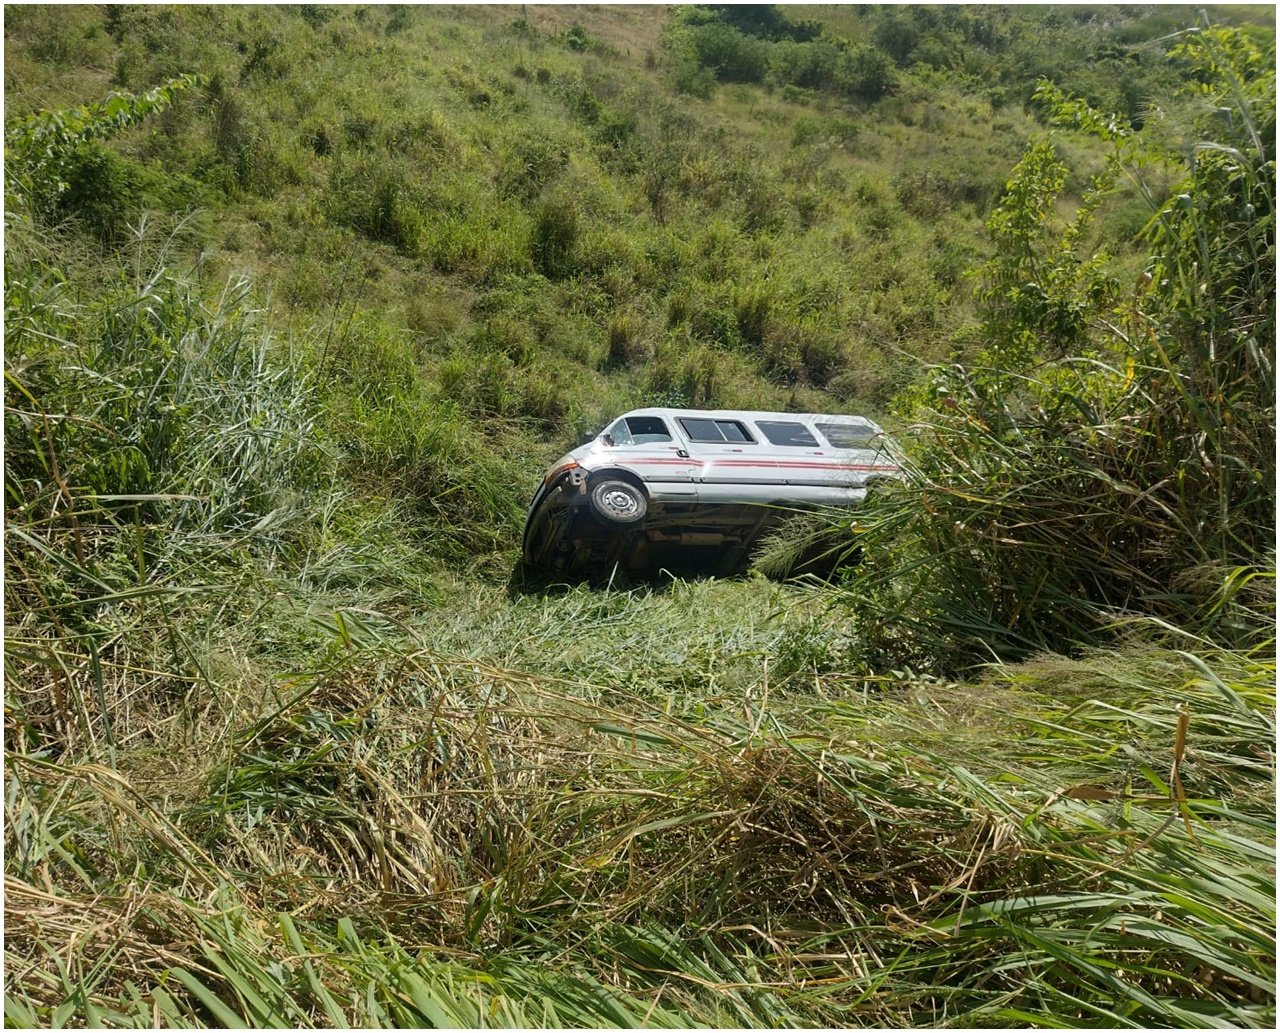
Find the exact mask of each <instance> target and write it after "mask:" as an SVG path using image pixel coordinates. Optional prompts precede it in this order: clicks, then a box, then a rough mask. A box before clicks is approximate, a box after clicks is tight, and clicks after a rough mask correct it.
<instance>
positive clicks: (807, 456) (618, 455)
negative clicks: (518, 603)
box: [523, 408, 898, 578]
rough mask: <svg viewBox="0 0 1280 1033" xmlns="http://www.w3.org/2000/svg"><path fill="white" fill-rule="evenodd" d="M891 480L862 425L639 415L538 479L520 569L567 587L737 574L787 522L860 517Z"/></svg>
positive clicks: (813, 419)
mask: <svg viewBox="0 0 1280 1033" xmlns="http://www.w3.org/2000/svg"><path fill="white" fill-rule="evenodd" d="M897 476H898V464H897V462H896V461H895V460H894V458H893V455H892V453H891V451H890V448H889V443H888V441H887V439H886V438H885V435H884V432H883V431H882V430H881V429H880V428H879V427H878V426H876V424H874V423H872V422H871V421H870V420H867V419H863V418H862V417H859V416H834V415H819V414H814V413H779V412H749V411H739V410H714V411H707V410H698V409H665V408H662V409H658V408H654V409H637V410H635V411H633V412H629V413H626V414H625V415H623V416H621V417H619V418H618V419H617V420H615V421H614V422H613V423H612V424H611V425H610V426H609V427H608V429H606V430H605V431H604V432H603V433H601V434H599V435H598V436H596V437H595V438H593V439H591V440H590V441H588V442H586V443H585V444H583V445H582V446H580V447H579V448H576V449H574V450H573V451H572V452H570V453H569V454H568V455H565V456H563V457H562V458H561V459H559V460H558V461H557V462H556V463H555V464H554V465H553V466H552V467H551V469H550V470H549V471H548V472H547V475H546V477H545V478H544V479H543V481H542V484H541V486H540V487H539V488H538V490H537V492H536V493H535V494H534V496H533V501H532V502H531V503H530V505H529V513H528V517H527V518H526V520H525V529H524V552H523V555H524V562H525V564H526V566H527V567H529V568H531V569H532V570H533V571H537V572H539V573H541V574H544V575H550V576H565V577H588V578H589V577H597V578H599V577H608V576H610V575H611V573H612V572H613V571H616V570H623V571H628V572H631V573H635V574H641V575H648V574H653V573H656V572H657V571H659V570H663V569H666V570H670V571H673V572H677V573H703V574H714V575H720V576H726V575H731V574H736V573H741V572H742V571H744V570H746V568H747V567H748V565H749V564H750V561H751V553H752V549H753V547H754V546H755V545H756V543H757V542H758V541H759V540H760V538H761V536H762V535H764V534H765V533H766V532H768V531H770V530H772V529H773V528H775V527H776V526H777V525H778V524H779V523H780V522H781V521H782V520H784V519H785V518H786V517H787V515H788V514H789V513H794V512H795V511H796V510H797V509H806V508H811V507H815V506H853V505H857V504H858V503H859V502H861V501H862V500H863V498H864V497H865V496H866V493H867V488H868V487H869V486H870V485H872V484H874V483H875V482H876V481H877V480H884V479H892V478H896V477H897Z"/></svg>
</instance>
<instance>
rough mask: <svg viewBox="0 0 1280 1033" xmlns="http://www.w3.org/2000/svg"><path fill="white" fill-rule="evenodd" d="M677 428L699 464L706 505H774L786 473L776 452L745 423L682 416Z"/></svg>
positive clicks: (737, 420)
mask: <svg viewBox="0 0 1280 1033" xmlns="http://www.w3.org/2000/svg"><path fill="white" fill-rule="evenodd" d="M676 426H677V427H678V429H679V432H680V434H681V435H682V436H683V437H684V439H685V440H686V441H687V442H688V450H689V454H690V455H691V456H692V457H693V458H694V459H696V460H698V461H699V463H700V466H699V473H698V478H699V484H700V486H701V487H700V490H699V494H698V498H699V500H700V501H703V502H731V503H732V502H771V501H773V500H774V499H776V498H778V497H779V496H778V491H777V486H778V485H780V484H782V483H783V481H782V472H781V471H780V469H779V468H778V463H777V460H776V458H775V454H774V452H773V450H772V449H770V448H769V447H768V446H767V445H765V444H764V443H763V442H761V441H760V439H759V437H758V435H756V434H754V433H753V432H752V429H751V427H750V425H749V424H748V423H747V422H746V421H745V420H741V419H736V418H732V417H713V416H678V417H676Z"/></svg>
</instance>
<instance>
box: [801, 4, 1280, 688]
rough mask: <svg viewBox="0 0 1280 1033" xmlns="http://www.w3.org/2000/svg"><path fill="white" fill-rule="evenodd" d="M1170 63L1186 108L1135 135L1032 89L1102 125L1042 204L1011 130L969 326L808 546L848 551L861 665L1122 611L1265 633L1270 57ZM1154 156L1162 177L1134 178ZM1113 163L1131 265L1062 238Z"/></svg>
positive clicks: (1012, 647)
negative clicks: (902, 449)
mask: <svg viewBox="0 0 1280 1033" xmlns="http://www.w3.org/2000/svg"><path fill="white" fill-rule="evenodd" d="M1171 59H1172V60H1174V61H1177V62H1182V63H1185V65H1186V67H1187V68H1188V69H1189V70H1190V71H1191V73H1192V74H1191V76H1190V78H1191V79H1192V82H1193V85H1192V86H1191V87H1190V89H1189V91H1188V93H1187V96H1186V98H1185V104H1186V106H1185V107H1183V106H1175V107H1173V108H1172V109H1170V110H1169V111H1167V112H1164V113H1161V120H1160V121H1156V119H1155V114H1156V113H1154V112H1153V113H1152V118H1151V119H1150V120H1149V122H1148V125H1147V126H1146V127H1145V128H1144V130H1143V131H1142V132H1135V131H1133V130H1131V129H1129V128H1127V127H1126V125H1125V123H1124V121H1123V120H1122V119H1117V118H1115V117H1113V116H1104V115H1102V114H1100V113H1099V112H1098V111H1096V110H1095V109H1093V108H1091V107H1089V106H1088V105H1087V104H1085V103H1084V102H1082V101H1080V100H1078V99H1072V98H1070V97H1068V96H1066V95H1065V94H1064V93H1063V92H1062V91H1060V90H1058V89H1057V88H1055V87H1053V86H1051V85H1049V84H1047V83H1044V84H1042V86H1041V88H1040V90H1039V91H1038V93H1037V97H1038V99H1039V101H1040V102H1041V103H1042V104H1043V105H1044V106H1045V109H1046V114H1047V117H1048V118H1049V119H1050V120H1051V121H1052V122H1053V123H1054V124H1057V125H1060V126H1068V127H1072V128H1074V129H1083V130H1085V131H1088V132H1091V133H1093V134H1095V135H1096V136H1098V137H1099V138H1101V139H1103V140H1105V141H1106V142H1107V143H1108V145H1109V147H1110V148H1111V152H1110V156H1109V160H1108V165H1107V168H1106V170H1105V171H1104V172H1103V173H1102V174H1100V175H1099V176H1098V177H1097V178H1095V180H1094V182H1093V185H1092V187H1091V189H1090V192H1089V193H1088V194H1087V195H1086V197H1085V199H1084V202H1083V204H1082V206H1081V207H1080V208H1079V209H1078V210H1077V211H1076V214H1075V216H1074V217H1073V218H1072V219H1071V220H1070V221H1065V222H1064V221H1061V220H1059V218H1058V217H1057V215H1056V207H1057V204H1058V201H1059V197H1060V191H1061V189H1062V185H1063V183H1064V182H1065V180H1066V176H1067V169H1066V167H1065V165H1064V164H1063V163H1062V161H1061V159H1060V158H1059V157H1058V155H1057V151H1056V149H1055V147H1054V144H1053V141H1052V139H1050V138H1048V137H1046V138H1044V139H1041V140H1037V141H1034V142H1033V143H1032V144H1031V145H1030V146H1029V147H1028V150H1027V152H1026V154H1025V155H1024V157H1023V159H1022V161H1021V162H1019V164H1018V166H1017V167H1016V168H1015V169H1014V176H1013V178H1012V179H1011V180H1010V182H1009V184H1008V188H1007V190H1006V192H1005V194H1004V197H1003V198H1002V199H1001V201H1000V203H999V204H998V205H997V206H996V208H995V209H994V211H993V212H992V214H991V216H990V218H989V220H988V228H989V231H990V233H991V235H992V238H993V240H994V241H995V242H996V244H997V249H996V253H995V255H994V257H993V258H991V259H990V260H989V262H988V263H987V266H986V269H985V272H984V277H983V286H982V290H981V297H982V303H983V315H984V319H983V323H982V334H983V339H984V341H985V342H986V345H985V347H984V349H983V350H982V352H981V353H980V354H979V355H978V356H977V357H976V359H975V361H974V362H973V363H972V364H965V365H954V366H947V367H939V368H936V369H935V370H933V372H932V374H931V375H930V376H929V377H928V378H927V379H926V381H925V382H924V383H923V384H922V385H921V386H920V388H918V389H917V390H915V391H914V392H912V393H911V394H909V395H908V396H905V397H904V399H903V400H902V404H903V406H904V412H905V414H906V415H909V417H910V418H911V419H912V421H913V422H914V424H915V430H914V434H915V436H916V446H917V447H915V448H914V449H913V450H912V451H911V455H910V460H909V462H908V469H909V477H908V483H907V484H906V485H904V486H903V487H902V489H901V490H899V491H895V492H891V493H887V494H886V496H885V497H884V498H883V499H881V500H880V502H879V504H878V505H875V506H872V507H868V509H867V510H866V511H864V512H863V513H860V514H859V516H858V519H857V521H856V523H855V525H854V532H855V538H856V544H854V543H852V542H849V535H848V526H847V524H842V525H841V535H842V541H843V542H844V543H847V544H839V543H837V544H834V545H833V546H832V547H833V548H836V549H845V550H853V549H857V551H858V553H859V554H860V556H861V557H862V560H863V563H862V566H861V567H860V568H859V569H858V572H857V574H856V575H855V576H854V578H853V581H852V583H851V585H850V587H849V589H848V592H849V595H850V602H851V603H852V604H853V605H854V606H855V609H856V612H857V613H859V614H860V615H862V620H863V622H864V626H865V629H866V641H867V644H868V648H869V649H870V650H872V651H873V654H874V655H875V656H876V658H877V659H876V662H878V663H881V664H883V663H890V664H897V663H904V662H906V663H911V664H913V665H925V666H926V667H927V668H928V669H930V670H936V669H937V668H938V665H940V664H941V665H947V664H959V665H963V664H966V663H978V662H981V661H982V660H984V659H986V658H990V657H998V658H1002V659H1011V658H1018V657H1025V656H1027V655H1029V654H1031V653H1034V652H1037V651H1042V650H1046V649H1049V650H1056V651H1064V650H1069V649H1071V648H1072V647H1073V646H1075V645H1078V644H1080V643H1089V642H1094V643H1096V642H1098V641H1101V640H1102V639H1103V638H1104V637H1105V636H1107V635H1108V634H1113V633H1114V631H1115V628H1116V626H1117V625H1122V624H1123V623H1124V621H1125V620H1126V619H1127V618H1132V617H1134V616H1135V615H1140V616H1150V617H1158V618H1160V619H1162V620H1165V621H1168V622H1169V623H1170V624H1172V625H1173V626H1176V627H1179V628H1182V629H1185V630H1186V631H1187V632H1188V633H1190V634H1193V635H1200V636H1204V637H1205V638H1207V639H1209V640H1211V641H1216V642H1220V643H1223V644H1229V645H1231V646H1233V647H1236V648H1248V647H1257V648H1262V649H1268V648H1270V643H1271V641H1272V635H1271V624H1272V621H1273V619H1274V606H1273V599H1272V593H1273V583H1274V560H1275V557H1274V533H1275V520H1276V510H1275V449H1276V439H1275V421H1276V410H1275V201H1274V198H1275V79H1274V71H1273V68H1272V65H1273V53H1272V51H1271V50H1270V49H1264V48H1261V47H1258V46H1256V45H1255V44H1254V43H1253V42H1252V41H1251V40H1250V39H1249V38H1248V37H1247V36H1246V35H1244V34H1241V33H1237V32H1232V31H1228V30H1221V29H1204V30H1200V31H1197V32H1194V33H1190V34H1189V35H1187V36H1185V37H1184V39H1183V41H1182V42H1180V43H1179V44H1178V45H1177V46H1176V47H1174V48H1173V50H1172V51H1171ZM1174 134H1177V135H1176V136H1175V135H1174ZM1171 137H1172V138H1173V139H1175V140H1177V141H1178V143H1179V145H1185V148H1186V150H1185V152H1181V151H1175V150H1171V149H1169V148H1168V145H1167V144H1166V143H1165V141H1167V140H1169V139H1170V138H1171ZM1184 153H1185V157H1184V156H1183V154H1184ZM1170 168H1177V169H1178V170H1179V172H1180V175H1179V177H1178V178H1176V179H1175V180H1174V182H1173V184H1172V186H1171V188H1170V189H1169V190H1168V193H1167V196H1162V195H1161V194H1158V193H1156V192H1154V191H1153V189H1152V188H1151V185H1150V184H1149V182H1148V180H1147V177H1148V176H1149V175H1151V173H1152V172H1153V170H1157V169H1158V170H1162V171H1163V170H1168V169H1170ZM1123 178H1127V179H1129V180H1130V181H1131V182H1133V183H1135V184H1137V186H1138V188H1139V190H1140V191H1141V192H1142V193H1143V194H1144V195H1145V196H1146V197H1147V198H1148V199H1149V200H1150V202H1151V205H1152V215H1151V219H1150V221H1149V222H1148V224H1147V227H1146V229H1145V230H1144V239H1145V240H1146V241H1147V243H1148V245H1149V247H1150V249H1151V250H1150V257H1149V258H1148V259H1147V261H1146V262H1145V264H1144V265H1143V267H1142V268H1141V269H1139V270H1136V273H1137V275H1136V278H1135V280H1134V281H1133V282H1120V281H1119V280H1117V279H1116V277H1115V276H1114V275H1113V274H1112V273H1111V272H1109V266H1108V263H1107V256H1105V255H1102V254H1099V253H1097V252H1092V253H1090V252H1087V251H1085V250H1083V249H1082V248H1081V241H1082V240H1084V239H1086V237H1087V231H1088V227H1089V225H1090V223H1091V221H1092V220H1093V219H1094V218H1095V213H1096V211H1097V206H1098V203H1099V202H1100V200H1101V198H1102V197H1103V196H1104V195H1105V194H1106V193H1107V192H1108V191H1109V190H1111V189H1114V186H1115V184H1116V183H1117V182H1118V181H1120V180H1121V179H1123ZM794 551H795V548H794V546H792V547H791V549H790V552H791V553H794ZM787 554H788V550H787V549H786V548H783V549H781V551H780V556H783V557H785V555H787Z"/></svg>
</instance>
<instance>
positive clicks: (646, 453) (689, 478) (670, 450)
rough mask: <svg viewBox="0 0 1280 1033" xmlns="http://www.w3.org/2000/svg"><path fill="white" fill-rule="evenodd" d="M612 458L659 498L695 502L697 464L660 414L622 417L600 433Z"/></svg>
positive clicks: (651, 496) (615, 463)
mask: <svg viewBox="0 0 1280 1033" xmlns="http://www.w3.org/2000/svg"><path fill="white" fill-rule="evenodd" d="M601 438H602V440H603V443H604V445H605V447H606V448H607V449H608V450H609V461H610V462H611V463H612V464H613V465H615V466H617V467H620V468H621V469H623V470H630V471H631V472H632V473H634V474H635V475H636V476H637V477H639V478H640V479H641V480H642V481H643V482H644V483H645V486H646V487H647V488H648V490H649V496H650V498H655V499H657V500H659V501H663V500H665V501H676V502H684V501H689V502H693V501H696V499H697V497H698V486H697V483H696V480H695V478H696V474H697V463H696V462H695V461H694V460H693V457H692V456H691V455H690V454H689V452H688V450H687V449H685V448H684V445H683V443H682V442H681V441H679V440H677V438H676V437H675V436H674V435H673V434H672V432H671V428H670V427H669V426H668V425H667V422H666V421H665V420H664V419H663V418H662V417H661V416H623V417H622V418H621V419H619V420H618V421H617V422H615V423H614V424H613V426H612V427H610V428H609V429H608V430H606V431H605V432H604V434H603V435H601Z"/></svg>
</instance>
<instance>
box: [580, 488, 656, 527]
mask: <svg viewBox="0 0 1280 1033" xmlns="http://www.w3.org/2000/svg"><path fill="white" fill-rule="evenodd" d="M590 500H591V512H593V513H594V514H595V515H596V516H597V517H599V518H600V519H601V520H603V521H604V522H605V523H606V524H612V525H615V526H622V527H630V526H632V525H633V524H638V523H640V522H641V521H642V520H643V519H644V515H645V513H646V512H648V510H649V500H648V499H647V498H645V494H644V490H643V489H642V488H638V487H636V486H635V485H634V484H632V483H630V482H629V481H621V480H614V479H610V480H606V481H598V482H597V483H595V484H593V485H592V486H591V495H590Z"/></svg>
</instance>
